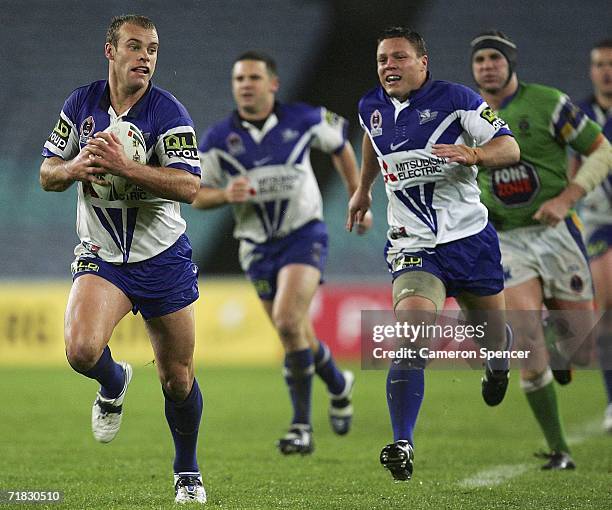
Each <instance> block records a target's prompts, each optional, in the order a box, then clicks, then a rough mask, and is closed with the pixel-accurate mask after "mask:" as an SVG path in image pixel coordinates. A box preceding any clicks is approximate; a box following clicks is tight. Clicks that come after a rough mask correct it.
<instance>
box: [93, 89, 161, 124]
mask: <svg viewBox="0 0 612 510" xmlns="http://www.w3.org/2000/svg"><path fill="white" fill-rule="evenodd" d="M152 87H153V83H152V82H149V85H148V86H147V90H146V92H145V93H144V94H143V95H142V97H141V98H140V99H139V100H138V101H136V103H135V104H134V105H133V106H132V107H131V108H130V109H129V110H128V112H127V113H126V114H124V115H122V118H124V119H135V118H137V117H138V115H139V114H140V112H141V110H142V109H143V108H144V105H145V102H146V101H147V98H148V97H149V93H150V92H151V88H152ZM98 106H99V107H100V109H101V110H103V111H105V112H108V111H109V109H110V108H111V101H110V88H109V86H108V81H106V83H105V85H104V90H103V91H102V96H101V97H100V101H99V103H98ZM115 113H116V112H115Z"/></svg>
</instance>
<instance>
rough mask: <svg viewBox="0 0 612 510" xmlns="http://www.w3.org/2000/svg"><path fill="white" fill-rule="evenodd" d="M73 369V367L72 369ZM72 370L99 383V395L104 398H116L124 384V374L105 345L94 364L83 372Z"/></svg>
mask: <svg viewBox="0 0 612 510" xmlns="http://www.w3.org/2000/svg"><path fill="white" fill-rule="evenodd" d="M72 368H74V367H72ZM74 370H75V371H76V372H78V373H80V374H83V375H84V376H85V377H89V378H90V379H95V380H96V381H98V382H99V383H100V395H102V396H103V397H104V398H117V397H118V396H119V394H120V393H121V391H122V390H123V386H124V384H125V373H124V372H123V368H122V367H121V365H119V363H117V362H115V360H113V357H112V356H111V350H110V347H109V346H108V345H107V346H106V347H105V348H104V350H103V351H102V356H100V359H99V360H98V361H97V362H96V364H95V365H94V366H93V367H91V368H90V369H89V370H86V371H84V372H82V371H80V370H77V369H76V368H74Z"/></svg>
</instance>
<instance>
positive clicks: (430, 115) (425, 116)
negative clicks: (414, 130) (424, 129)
mask: <svg viewBox="0 0 612 510" xmlns="http://www.w3.org/2000/svg"><path fill="white" fill-rule="evenodd" d="M417 113H418V114H419V125H421V126H422V125H423V124H427V123H428V122H430V121H432V120H434V119H435V118H436V117H437V116H438V112H432V111H431V110H430V109H429V108H427V109H426V110H423V111H421V110H417Z"/></svg>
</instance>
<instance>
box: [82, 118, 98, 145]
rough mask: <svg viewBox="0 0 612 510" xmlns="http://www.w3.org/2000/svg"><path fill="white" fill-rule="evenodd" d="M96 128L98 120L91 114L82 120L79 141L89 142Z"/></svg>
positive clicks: (83, 143)
mask: <svg viewBox="0 0 612 510" xmlns="http://www.w3.org/2000/svg"><path fill="white" fill-rule="evenodd" d="M95 128H96V121H95V120H94V118H93V117H92V116H91V115H90V116H89V117H87V118H86V119H85V120H84V121H83V122H81V127H80V128H79V142H80V144H81V145H86V144H87V142H88V140H89V139H90V138H91V134H92V133H93V132H94V129H95Z"/></svg>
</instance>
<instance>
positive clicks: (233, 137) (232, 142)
mask: <svg viewBox="0 0 612 510" xmlns="http://www.w3.org/2000/svg"><path fill="white" fill-rule="evenodd" d="M225 145H227V151H228V152H229V153H230V154H231V155H232V156H239V155H240V154H244V152H245V148H244V143H243V142H242V138H240V135H239V134H237V133H234V132H233V131H232V132H231V133H230V134H229V135H227V138H226V139H225Z"/></svg>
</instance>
